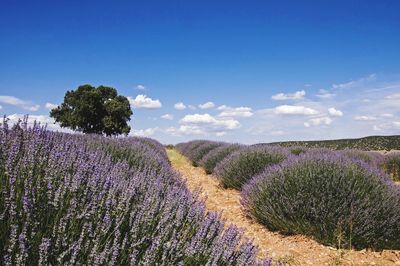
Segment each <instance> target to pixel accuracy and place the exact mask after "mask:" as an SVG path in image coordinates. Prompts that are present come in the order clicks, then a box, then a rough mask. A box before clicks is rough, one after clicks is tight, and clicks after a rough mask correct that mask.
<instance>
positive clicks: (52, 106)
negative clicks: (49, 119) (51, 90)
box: [45, 103, 58, 110]
mask: <svg viewBox="0 0 400 266" xmlns="http://www.w3.org/2000/svg"><path fill="white" fill-rule="evenodd" d="M57 106H58V105H57V104H54V103H46V105H45V107H46V109H48V110H51V109H54V108H56V107H57Z"/></svg>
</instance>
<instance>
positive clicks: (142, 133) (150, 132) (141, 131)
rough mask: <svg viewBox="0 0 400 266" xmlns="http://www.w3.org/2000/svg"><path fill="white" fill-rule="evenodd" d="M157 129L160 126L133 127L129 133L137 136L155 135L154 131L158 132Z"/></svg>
mask: <svg viewBox="0 0 400 266" xmlns="http://www.w3.org/2000/svg"><path fill="white" fill-rule="evenodd" d="M157 130H158V127H154V128H146V129H132V130H131V132H130V133H129V135H130V136H135V137H150V136H152V135H154V133H156V131H157Z"/></svg>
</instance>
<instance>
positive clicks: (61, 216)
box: [0, 122, 271, 265]
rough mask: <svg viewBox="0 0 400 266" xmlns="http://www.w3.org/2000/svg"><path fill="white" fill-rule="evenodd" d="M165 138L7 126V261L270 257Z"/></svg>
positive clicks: (2, 139)
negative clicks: (211, 199)
mask: <svg viewBox="0 0 400 266" xmlns="http://www.w3.org/2000/svg"><path fill="white" fill-rule="evenodd" d="M256 252H257V251H256V247H255V246H253V244H252V243H251V242H249V241H247V240H246V239H243V238H242V237H241V233H240V231H239V230H238V229H237V228H236V227H234V226H230V227H227V228H226V227H225V226H224V222H223V221H222V220H221V219H220V216H219V215H218V214H216V213H211V212H206V209H205V205H204V203H203V202H202V201H200V200H199V199H198V197H197V196H196V195H194V194H192V193H190V191H189V190H188V189H187V187H186V184H185V183H184V182H183V181H182V179H181V178H180V177H179V176H178V175H177V174H176V173H175V172H174V171H173V170H172V169H171V167H170V163H169V161H168V158H167V157H166V154H165V150H164V148H163V147H162V145H161V144H160V143H158V142H156V141H154V140H151V139H144V138H123V139H110V138H104V137H100V136H88V135H71V134H63V133H55V132H50V131H47V130H45V129H44V128H42V127H40V126H38V125H34V126H33V127H32V128H27V127H26V125H25V126H23V125H22V124H21V125H17V126H14V127H13V128H9V127H8V125H7V123H5V122H4V123H3V124H2V125H1V126H0V265H270V264H271V260H270V259H269V258H266V259H265V260H264V261H257V260H256Z"/></svg>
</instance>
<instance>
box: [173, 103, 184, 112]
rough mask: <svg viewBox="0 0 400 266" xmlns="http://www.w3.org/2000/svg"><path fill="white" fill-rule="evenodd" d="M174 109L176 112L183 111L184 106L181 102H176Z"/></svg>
mask: <svg viewBox="0 0 400 266" xmlns="http://www.w3.org/2000/svg"><path fill="white" fill-rule="evenodd" d="M174 108H175V109H176V110H185V109H186V105H185V104H184V103H183V102H178V103H176V104H174Z"/></svg>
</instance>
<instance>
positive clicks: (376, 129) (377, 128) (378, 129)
mask: <svg viewBox="0 0 400 266" xmlns="http://www.w3.org/2000/svg"><path fill="white" fill-rule="evenodd" d="M372 129H373V130H375V131H383V129H382V128H380V127H379V126H377V125H374V126H373V127H372Z"/></svg>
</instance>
